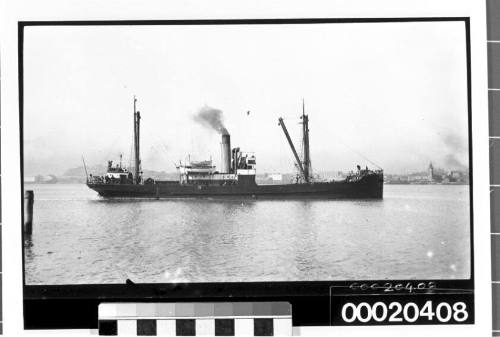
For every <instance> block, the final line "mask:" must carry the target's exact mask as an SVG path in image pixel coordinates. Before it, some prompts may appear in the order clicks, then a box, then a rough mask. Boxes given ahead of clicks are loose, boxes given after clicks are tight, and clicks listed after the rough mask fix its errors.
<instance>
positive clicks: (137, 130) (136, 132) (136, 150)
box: [134, 96, 141, 184]
mask: <svg viewBox="0 0 500 337" xmlns="http://www.w3.org/2000/svg"><path fill="white" fill-rule="evenodd" d="M136 102H137V99H136V98H135V96H134V154H135V160H134V161H135V177H134V178H135V183H136V184H139V183H140V182H141V177H140V172H141V158H140V156H139V144H140V143H139V139H140V123H141V114H140V112H139V111H137V110H136Z"/></svg>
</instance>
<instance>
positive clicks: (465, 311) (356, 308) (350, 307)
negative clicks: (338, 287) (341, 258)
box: [330, 292, 474, 325]
mask: <svg viewBox="0 0 500 337" xmlns="http://www.w3.org/2000/svg"><path fill="white" fill-rule="evenodd" d="M330 322H331V325H417V324H418V325H423V324H430V325H434V324H473V323H474V294H473V293H472V292H456V293H449V292H445V293H413V294H401V293H399V294H362V295H358V294H345V293H344V294H331V296H330Z"/></svg>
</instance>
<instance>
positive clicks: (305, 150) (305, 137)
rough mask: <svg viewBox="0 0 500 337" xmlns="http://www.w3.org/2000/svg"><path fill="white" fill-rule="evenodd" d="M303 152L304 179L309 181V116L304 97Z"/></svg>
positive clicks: (302, 117)
mask: <svg viewBox="0 0 500 337" xmlns="http://www.w3.org/2000/svg"><path fill="white" fill-rule="evenodd" d="M300 118H301V119H302V153H303V154H304V158H303V159H304V160H303V162H302V164H303V167H304V180H305V181H306V182H307V183H308V182H309V180H310V174H311V157H310V153H309V116H308V115H306V111H305V103H304V99H302V116H301V117H300Z"/></svg>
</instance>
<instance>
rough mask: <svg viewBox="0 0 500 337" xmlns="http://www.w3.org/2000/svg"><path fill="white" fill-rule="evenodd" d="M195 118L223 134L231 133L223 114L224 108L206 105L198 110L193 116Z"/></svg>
mask: <svg viewBox="0 0 500 337" xmlns="http://www.w3.org/2000/svg"><path fill="white" fill-rule="evenodd" d="M193 119H194V120H195V121H196V122H198V123H200V124H201V125H203V126H205V127H208V128H210V129H213V130H215V131H217V132H218V133H220V134H221V135H228V134H229V132H228V131H227V129H226V127H225V126H224V116H223V115H222V110H219V109H215V108H211V107H209V106H204V107H203V108H201V109H200V110H198V112H197V113H196V115H194V116H193Z"/></svg>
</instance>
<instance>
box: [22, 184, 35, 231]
mask: <svg viewBox="0 0 500 337" xmlns="http://www.w3.org/2000/svg"><path fill="white" fill-rule="evenodd" d="M34 198H35V194H34V193H33V191H26V192H24V234H28V235H31V234H32V233H33V202H34Z"/></svg>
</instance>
